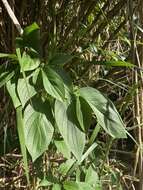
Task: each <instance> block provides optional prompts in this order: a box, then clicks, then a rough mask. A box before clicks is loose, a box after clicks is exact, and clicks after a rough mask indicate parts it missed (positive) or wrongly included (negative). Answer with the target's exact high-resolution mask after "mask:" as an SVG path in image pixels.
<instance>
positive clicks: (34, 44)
mask: <svg viewBox="0 0 143 190" xmlns="http://www.w3.org/2000/svg"><path fill="white" fill-rule="evenodd" d="M23 46H27V47H28V48H32V49H34V50H35V51H37V52H38V53H39V54H40V28H39V26H38V25H37V24H36V23H33V24H31V25H30V26H27V27H26V28H25V29H24V32H23Z"/></svg>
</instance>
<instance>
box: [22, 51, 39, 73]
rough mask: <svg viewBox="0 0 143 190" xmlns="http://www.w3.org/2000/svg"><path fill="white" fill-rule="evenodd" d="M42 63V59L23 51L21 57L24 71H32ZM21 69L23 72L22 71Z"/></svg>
mask: <svg viewBox="0 0 143 190" xmlns="http://www.w3.org/2000/svg"><path fill="white" fill-rule="evenodd" d="M39 64H40V60H39V58H37V57H31V56H30V55H28V54H27V53H26V52H24V53H23V55H22V58H21V67H22V69H23V71H31V70H34V69H36V68H37V67H38V66H39ZM22 69H21V72H22Z"/></svg>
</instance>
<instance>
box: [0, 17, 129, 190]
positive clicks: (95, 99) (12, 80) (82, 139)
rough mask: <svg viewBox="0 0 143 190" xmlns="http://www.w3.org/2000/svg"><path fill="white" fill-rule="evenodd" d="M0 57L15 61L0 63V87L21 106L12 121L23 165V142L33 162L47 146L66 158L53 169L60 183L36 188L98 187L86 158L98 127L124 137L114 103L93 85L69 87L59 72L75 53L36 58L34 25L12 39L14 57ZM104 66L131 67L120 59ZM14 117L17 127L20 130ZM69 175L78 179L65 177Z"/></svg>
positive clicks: (91, 189) (65, 76)
mask: <svg viewBox="0 0 143 190" xmlns="http://www.w3.org/2000/svg"><path fill="white" fill-rule="evenodd" d="M89 19H90V22H92V21H91V18H89ZM1 57H2V58H4V57H7V58H12V62H11V64H14V67H13V68H11V67H7V68H6V70H5V69H4V66H3V65H2V66H1V67H0V72H1V73H0V74H1V76H0V87H1V86H3V85H5V84H6V88H7V91H8V92H9V95H10V97H11V99H12V101H13V105H14V107H15V109H16V110H17V109H18V108H19V107H20V108H21V115H20V118H18V117H19V114H17V121H18V130H19V129H21V130H23V131H22V132H20V130H19V138H20V145H21V151H22V154H23V157H24V163H25V167H27V153H26V149H25V146H26V148H27V150H28V152H29V153H30V155H31V157H32V161H33V162H35V161H36V160H37V159H38V158H39V159H40V157H41V156H42V154H43V153H45V154H46V152H50V151H51V150H53V151H56V153H57V154H58V153H59V152H60V153H61V154H62V156H63V157H65V158H64V159H65V160H64V163H62V164H61V165H60V167H59V168H58V170H57V172H58V173H60V175H61V179H59V180H58V182H59V184H58V182H57V184H53V183H49V182H48V183H47V182H46V181H41V186H52V189H53V190H60V189H61V185H63V187H64V189H65V190H86V189H87V190H94V189H96V190H100V189H101V185H100V183H99V177H98V174H97V172H96V171H95V169H93V168H92V167H89V164H88V163H89V162H86V161H87V160H88V159H89V160H90V156H92V153H93V150H95V149H96V148H97V147H98V143H96V142H94V141H95V138H96V136H97V135H98V133H99V132H100V127H102V128H103V129H104V130H105V131H106V133H107V134H109V135H110V136H111V137H113V138H126V130H125V127H124V123H123V121H122V119H121V117H120V115H119V113H118V112H117V110H116V108H115V106H114V104H113V103H112V102H111V101H110V100H109V99H108V98H107V97H106V96H105V95H103V94H102V93H100V92H99V91H98V90H96V89H94V88H91V87H82V88H81V87H75V86H74V84H73V83H72V82H71V81H72V79H71V78H70V76H69V75H68V73H66V72H65V71H64V68H65V66H67V65H68V64H69V63H70V62H72V60H73V59H74V58H75V57H74V56H72V55H70V54H65V53H63V54H62V53H55V54H52V53H51V55H50V57H49V58H48V60H44V59H42V58H41V53H40V36H39V27H38V25H37V24H36V23H34V24H32V25H31V26H28V27H26V28H25V30H24V33H23V36H22V37H21V38H19V39H17V49H16V55H13V54H11V55H9V54H8V55H7V54H5V55H4V54H1ZM13 58H14V61H15V62H14V63H13ZM79 60H81V59H80V58H79ZM91 63H92V62H91ZM94 64H95V63H94ZM105 65H110V66H113V65H114V66H131V65H130V64H128V63H123V62H118V63H117V62H116V63H113V62H112V64H111V62H108V64H106V63H105ZM19 119H21V121H20V122H22V124H23V126H22V128H19ZM92 119H94V120H95V122H96V123H97V125H98V126H100V127H99V128H98V130H96V131H95V130H94V129H93V134H92V136H91V137H92V139H90V138H89V137H90V134H89V129H90V126H91V123H92ZM21 135H22V137H21ZM21 139H22V140H21ZM53 142H54V143H53ZM49 147H50V148H49ZM95 167H96V166H95ZM87 168H88V169H87ZM26 171H28V170H26ZM78 171H79V173H78ZM27 173H28V172H27ZM45 175H47V174H45ZM51 175H54V174H51ZM73 175H74V176H75V175H77V176H78V177H77V178H78V179H79V180H78V181H76V182H75V181H73V180H72V178H71V180H67V179H68V177H69V176H73ZM27 176H28V174H27ZM56 177H57V176H56ZM83 178H84V179H85V180H81V179H83ZM93 179H94V180H93Z"/></svg>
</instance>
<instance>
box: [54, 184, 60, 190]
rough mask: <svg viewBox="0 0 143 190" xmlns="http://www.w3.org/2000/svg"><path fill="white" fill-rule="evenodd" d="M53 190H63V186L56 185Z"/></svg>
mask: <svg viewBox="0 0 143 190" xmlns="http://www.w3.org/2000/svg"><path fill="white" fill-rule="evenodd" d="M52 190H61V185H59V184H54V185H53V188H52Z"/></svg>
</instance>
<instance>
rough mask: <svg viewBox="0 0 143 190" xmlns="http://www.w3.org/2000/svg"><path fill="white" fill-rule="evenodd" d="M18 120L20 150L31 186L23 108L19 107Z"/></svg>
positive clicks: (17, 109) (17, 110)
mask: <svg viewBox="0 0 143 190" xmlns="http://www.w3.org/2000/svg"><path fill="white" fill-rule="evenodd" d="M16 119H17V130H18V136H19V141H20V148H21V152H22V156H23V162H24V169H25V173H26V178H27V183H28V185H30V180H29V169H28V161H27V152H26V146H25V137H24V128H23V118H22V106H19V107H17V108H16Z"/></svg>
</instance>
